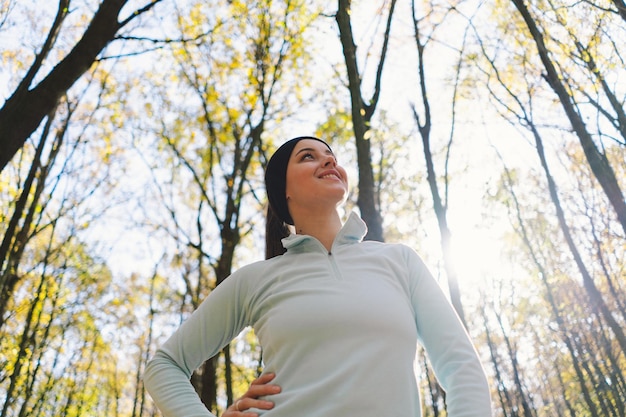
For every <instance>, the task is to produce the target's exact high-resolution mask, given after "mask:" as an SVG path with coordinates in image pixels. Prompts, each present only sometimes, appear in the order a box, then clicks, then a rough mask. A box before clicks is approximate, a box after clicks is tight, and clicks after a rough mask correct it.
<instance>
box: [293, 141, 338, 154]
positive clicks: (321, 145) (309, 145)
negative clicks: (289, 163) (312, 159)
mask: <svg viewBox="0 0 626 417" xmlns="http://www.w3.org/2000/svg"><path fill="white" fill-rule="evenodd" d="M304 149H311V150H317V151H322V152H325V153H326V152H329V153H333V151H332V149H330V146H328V145H327V144H326V143H325V142H322V141H319V140H315V139H302V140H300V141H298V143H296V146H295V147H294V149H293V152H292V154H293V155H295V154H297V153H298V152H299V151H301V150H304Z"/></svg>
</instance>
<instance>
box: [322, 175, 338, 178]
mask: <svg viewBox="0 0 626 417" xmlns="http://www.w3.org/2000/svg"><path fill="white" fill-rule="evenodd" d="M320 178H322V179H328V178H336V179H339V176H337V175H335V174H326V175H322V176H321V177H320Z"/></svg>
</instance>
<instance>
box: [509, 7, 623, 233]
mask: <svg viewBox="0 0 626 417" xmlns="http://www.w3.org/2000/svg"><path fill="white" fill-rule="evenodd" d="M512 1H513V4H514V5H515V7H516V8H517V10H518V11H519V12H520V14H521V15H522V18H523V19H524V21H525V22H526V26H527V27H528V30H529V31H530V34H531V36H532V38H533V40H534V41H535V44H536V45H537V50H538V53H539V57H540V58H541V61H542V62H543V65H544V67H545V69H546V74H545V79H546V81H547V82H548V84H550V87H552V89H553V90H554V92H555V93H556V95H557V96H558V98H559V101H560V103H561V106H562V107H563V110H565V114H566V115H567V117H568V119H569V121H570V123H571V124H572V128H573V129H574V132H576V135H577V137H578V140H579V142H580V144H581V146H582V149H583V151H584V153H585V157H586V158H587V162H588V163H589V166H590V168H591V171H592V172H593V174H594V176H595V178H596V179H597V180H598V182H599V183H600V186H601V187H602V189H603V190H604V193H605V194H606V196H607V197H608V199H609V201H610V203H611V205H612V206H613V209H614V210H615V213H616V214H617V219H618V221H619V222H620V223H621V225H622V229H623V230H624V233H625V234H626V200H624V194H623V193H622V190H621V189H620V186H619V183H618V182H617V178H616V176H615V172H614V171H613V168H612V167H611V165H610V164H609V161H608V159H607V157H606V155H605V154H604V153H602V152H600V151H599V150H598V148H597V146H596V144H595V143H594V141H593V138H592V137H591V135H590V134H589V132H588V131H587V128H586V127H585V122H584V121H583V119H582V117H581V115H580V114H579V113H578V112H577V111H576V109H575V108H574V105H573V104H572V102H571V97H570V95H569V94H568V93H567V90H566V88H565V86H564V85H563V83H562V81H561V77H560V76H559V73H558V72H557V69H556V67H555V66H554V64H553V62H552V60H551V59H550V56H549V53H548V49H547V47H546V45H545V42H544V40H543V35H542V34H541V32H540V31H539V28H538V27H537V24H536V23H535V21H534V19H533V17H532V16H531V14H530V12H529V10H528V8H527V7H526V5H525V4H524V0H512Z"/></svg>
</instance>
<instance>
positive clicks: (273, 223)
mask: <svg viewBox="0 0 626 417" xmlns="http://www.w3.org/2000/svg"><path fill="white" fill-rule="evenodd" d="M290 233H291V232H290V230H289V226H288V225H287V223H285V222H284V221H282V220H281V219H280V218H279V217H278V216H277V215H276V212H275V211H274V209H272V206H271V205H269V204H268V205H267V214H266V217H265V259H270V258H273V257H274V256H278V255H282V254H283V253H285V252H287V249H285V248H284V247H283V244H282V242H281V241H282V240H283V239H284V238H286V237H287V236H289V234H290Z"/></svg>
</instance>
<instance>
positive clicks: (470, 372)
mask: <svg viewBox="0 0 626 417" xmlns="http://www.w3.org/2000/svg"><path fill="white" fill-rule="evenodd" d="M409 265H410V268H411V274H412V283H411V293H412V294H411V296H412V300H411V301H412V304H413V308H414V311H415V321H416V323H417V330H418V334H419V337H420V339H421V341H422V344H423V346H424V348H425V349H426V353H427V355H428V358H429V360H430V363H431V364H432V366H433V370H434V372H435V375H436V377H437V379H438V381H439V383H440V384H441V387H442V388H443V389H444V390H445V391H446V405H447V411H448V416H449V417H489V416H491V415H492V411H491V397H490V391H489V385H488V383H487V377H486V375H485V372H484V369H483V367H482V364H481V363H480V359H479V357H478V354H477V353H476V349H475V348H474V346H473V344H472V342H471V340H470V337H469V335H468V333H467V331H466V330H465V327H464V326H463V324H462V323H461V320H460V319H459V317H458V315H457V314H456V311H455V310H454V308H453V307H452V304H451V303H450V301H449V300H448V298H447V297H446V295H445V293H444V292H443V291H442V289H441V287H440V286H439V284H438V283H437V281H435V279H434V278H433V276H432V274H431V273H430V271H429V270H428V268H427V267H426V265H425V264H424V262H423V261H422V260H421V259H420V258H419V256H417V254H415V253H414V252H413V251H412V254H411V255H409Z"/></svg>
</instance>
